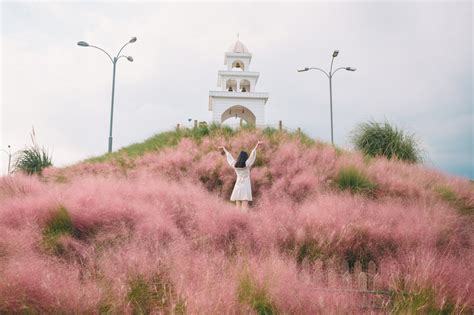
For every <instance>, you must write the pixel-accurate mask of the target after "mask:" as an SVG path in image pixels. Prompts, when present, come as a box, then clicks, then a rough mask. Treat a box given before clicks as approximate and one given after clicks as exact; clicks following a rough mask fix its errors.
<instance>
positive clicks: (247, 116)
mask: <svg viewBox="0 0 474 315" xmlns="http://www.w3.org/2000/svg"><path fill="white" fill-rule="evenodd" d="M251 60H252V54H251V53H249V51H248V49H247V47H245V45H244V44H243V43H242V42H241V41H239V40H238V39H237V41H236V42H235V43H234V44H233V45H231V46H230V47H229V49H228V50H227V52H226V53H225V57H224V65H227V70H219V72H218V78H217V86H218V87H219V90H218V91H209V110H210V111H212V121H213V122H217V123H223V122H224V121H225V120H227V119H228V118H231V117H235V118H237V117H238V118H241V119H243V120H245V121H246V122H247V123H248V124H253V125H256V126H257V127H263V125H264V124H265V104H266V103H267V100H268V93H263V92H256V91H255V86H256V85H257V81H258V77H259V75H260V74H259V73H258V72H254V71H249V70H250V61H251Z"/></svg>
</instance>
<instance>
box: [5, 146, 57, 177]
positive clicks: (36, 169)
mask: <svg viewBox="0 0 474 315" xmlns="http://www.w3.org/2000/svg"><path fill="white" fill-rule="evenodd" d="M51 165H53V163H52V159H51V156H50V155H49V154H48V152H47V151H46V150H45V149H44V148H40V147H38V146H37V145H33V146H31V147H29V148H26V149H24V150H21V151H20V153H19V155H18V157H17V158H16V160H15V163H14V169H15V171H22V172H24V173H26V174H28V175H33V174H38V175H40V174H41V173H42V171H43V169H45V168H46V167H49V166H51Z"/></svg>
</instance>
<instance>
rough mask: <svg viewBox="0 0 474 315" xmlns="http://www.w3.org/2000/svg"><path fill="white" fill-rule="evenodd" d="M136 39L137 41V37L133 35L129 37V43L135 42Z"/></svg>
mask: <svg viewBox="0 0 474 315" xmlns="http://www.w3.org/2000/svg"><path fill="white" fill-rule="evenodd" d="M136 41H137V38H136V37H135V36H133V37H132V38H131V39H130V41H129V43H135V42H136Z"/></svg>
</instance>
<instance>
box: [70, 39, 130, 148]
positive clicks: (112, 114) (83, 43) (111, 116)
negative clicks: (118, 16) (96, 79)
mask: <svg viewBox="0 0 474 315" xmlns="http://www.w3.org/2000/svg"><path fill="white" fill-rule="evenodd" d="M136 41H137V38H136V37H132V38H131V39H130V40H129V41H128V42H127V43H125V45H123V46H122V48H120V50H119V52H118V53H117V55H116V56H115V57H114V58H112V57H111V56H110V55H109V54H108V53H107V52H106V51H105V50H103V49H102V48H100V47H97V46H94V45H89V44H88V43H86V42H83V41H80V42H78V43H77V45H78V46H81V47H92V48H97V49H99V50H100V51H102V52H104V53H105V54H106V55H107V56H108V57H109V59H110V61H112V64H113V65H114V70H113V76H112V105H111V109H110V133H109V151H108V152H109V153H110V152H112V123H113V118H114V93H115V68H116V66H117V61H119V59H120V58H122V57H123V58H126V59H127V60H128V61H130V62H132V61H133V58H132V57H131V56H125V55H120V53H121V52H122V49H124V48H125V46H127V45H128V44H131V43H135V42H136Z"/></svg>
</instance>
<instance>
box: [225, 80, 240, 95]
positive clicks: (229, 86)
mask: <svg viewBox="0 0 474 315" xmlns="http://www.w3.org/2000/svg"><path fill="white" fill-rule="evenodd" d="M225 90H226V91H228V92H235V91H237V81H235V80H234V79H229V80H227V82H226V84H225Z"/></svg>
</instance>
